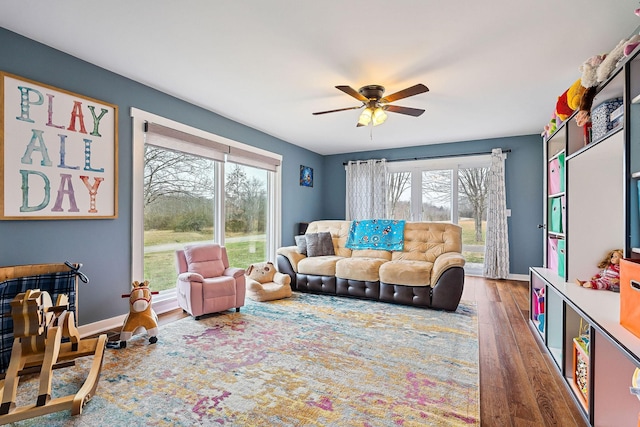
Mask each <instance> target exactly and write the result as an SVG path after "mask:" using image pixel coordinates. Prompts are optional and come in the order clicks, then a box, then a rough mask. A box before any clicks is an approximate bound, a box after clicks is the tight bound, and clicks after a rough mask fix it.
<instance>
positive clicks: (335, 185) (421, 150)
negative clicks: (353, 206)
mask: <svg viewBox="0 0 640 427" xmlns="http://www.w3.org/2000/svg"><path fill="white" fill-rule="evenodd" d="M374 144H375V142H374ZM492 148H502V149H503V150H506V149H509V150H511V152H510V153H509V154H508V155H507V160H506V164H505V181H506V190H507V208H508V209H511V217H510V218H509V221H508V224H509V246H510V247H509V253H510V260H511V264H510V266H511V274H528V271H529V267H530V266H541V265H542V231H541V230H539V229H538V224H542V197H543V191H542V182H543V180H542V140H541V138H540V136H538V135H529V136H519V137H511V138H498V139H486V140H480V141H468V142H458V143H455V144H437V145H423V146H420V147H407V148H394V149H392V150H374V151H366V152H358V153H349V154H339V155H333V156H326V157H325V159H324V168H323V169H324V173H325V176H324V177H323V178H322V181H323V184H324V187H323V188H324V193H323V196H324V197H323V198H324V200H325V201H327V205H326V206H325V209H324V211H323V215H324V217H325V218H326V219H340V218H344V214H345V192H346V189H345V179H346V173H345V170H344V165H343V162H346V161H349V160H367V159H380V158H386V159H387V160H394V159H413V158H421V157H430V156H443V155H447V156H449V155H450V156H454V155H460V154H468V153H488V152H491V149H492Z"/></svg>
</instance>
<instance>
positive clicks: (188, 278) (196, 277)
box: [178, 272, 204, 283]
mask: <svg viewBox="0 0 640 427" xmlns="http://www.w3.org/2000/svg"><path fill="white" fill-rule="evenodd" d="M178 280H180V281H182V282H200V283H202V282H204V277H202V275H201V274H198V273H192V272H186V273H180V275H179V276H178Z"/></svg>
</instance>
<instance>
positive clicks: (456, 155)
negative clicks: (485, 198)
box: [342, 149, 511, 166]
mask: <svg viewBox="0 0 640 427" xmlns="http://www.w3.org/2000/svg"><path fill="white" fill-rule="evenodd" d="M502 152H503V153H510V152H511V149H506V150H502ZM483 154H491V151H485V152H482V153H465V154H454V155H451V154H443V155H441V156H429V157H408V158H406V159H391V160H387V162H388V163H390V162H408V161H410V160H431V159H444V158H447V157H450V158H454V157H466V156H480V155H483ZM350 161H352V162H358V161H360V162H361V161H363V160H350ZM377 161H378V162H379V161H380V160H377ZM348 164H349V162H342V166H346V165H348Z"/></svg>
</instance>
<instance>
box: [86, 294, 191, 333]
mask: <svg viewBox="0 0 640 427" xmlns="http://www.w3.org/2000/svg"><path fill="white" fill-rule="evenodd" d="M176 308H180V306H179V305H178V301H177V300H176V299H175V298H173V299H167V300H164V301H157V302H154V303H153V311H155V312H156V314H162V313H166V312H167V311H171V310H175V309H176ZM126 318H127V315H126V314H122V315H120V316H115V317H111V318H109V319H104V320H99V321H97V322H93V323H88V324H86V325H81V326H78V332H79V333H80V337H81V338H85V337H89V336H92V335H97V334H100V333H103V332H104V331H109V330H111V329H118V328H121V327H122V325H123V324H124V321H125V319H126Z"/></svg>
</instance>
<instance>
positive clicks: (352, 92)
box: [336, 86, 369, 102]
mask: <svg viewBox="0 0 640 427" xmlns="http://www.w3.org/2000/svg"><path fill="white" fill-rule="evenodd" d="M336 89H338V90H341V91H343V92H344V93H346V94H347V95H351V96H353V97H354V98H355V99H357V100H358V101H362V102H368V101H369V99H368V98H367V97H366V96H363V95H362V94H361V93H360V92H358V91H357V90H355V89H354V88H352V87H351V86H336Z"/></svg>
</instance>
